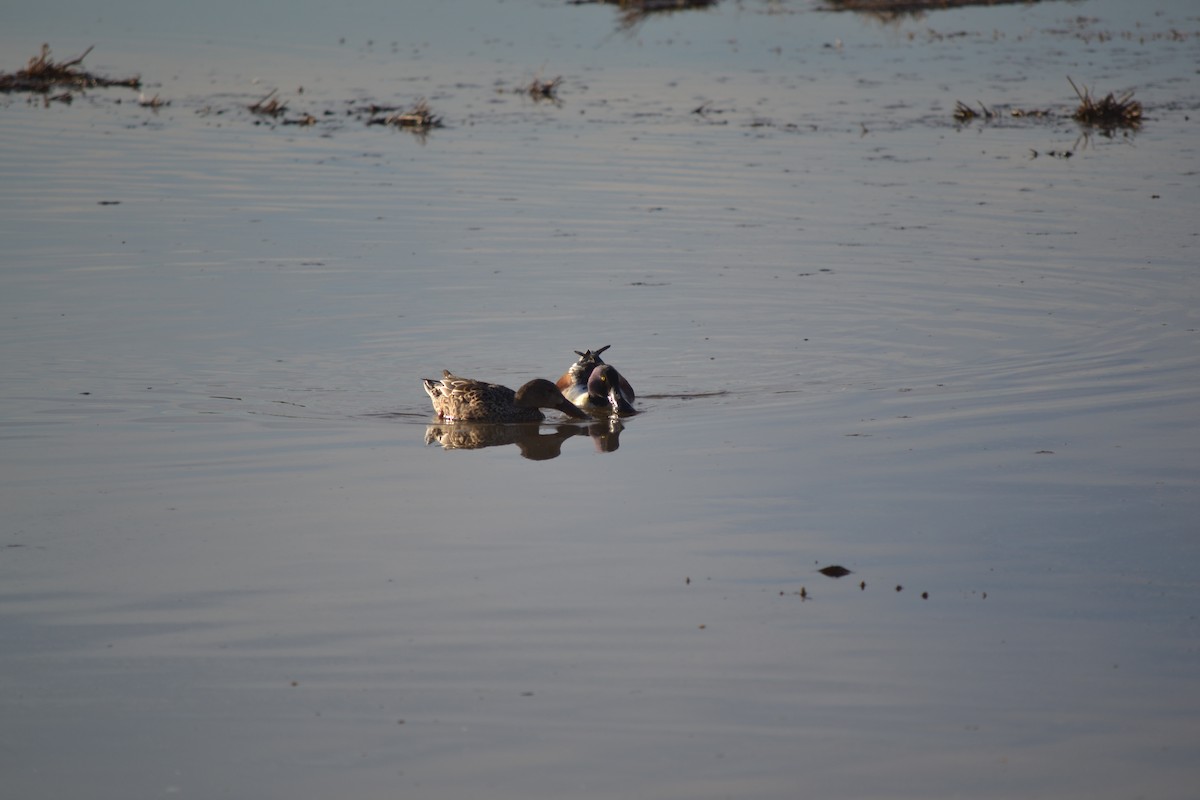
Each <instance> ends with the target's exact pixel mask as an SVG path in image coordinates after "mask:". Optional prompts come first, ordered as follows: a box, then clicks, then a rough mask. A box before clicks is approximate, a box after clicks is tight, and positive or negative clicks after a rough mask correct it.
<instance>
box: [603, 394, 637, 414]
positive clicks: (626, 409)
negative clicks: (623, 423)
mask: <svg viewBox="0 0 1200 800" xmlns="http://www.w3.org/2000/svg"><path fill="white" fill-rule="evenodd" d="M608 402H609V405H611V406H612V409H613V411H615V412H616V413H617V414H620V415H621V416H623V417H627V416H629V415H630V414H636V413H637V409H636V408H634V407H633V406H632V405H631V404H630V402H629V401H628V400H626V399H625V395H624V394H622V393H621V390H620V389H613V390H612V391H611V392H609V393H608Z"/></svg>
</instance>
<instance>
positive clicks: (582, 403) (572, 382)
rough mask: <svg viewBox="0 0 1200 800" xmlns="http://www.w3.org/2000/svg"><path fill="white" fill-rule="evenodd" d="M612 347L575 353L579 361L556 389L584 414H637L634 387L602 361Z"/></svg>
mask: <svg viewBox="0 0 1200 800" xmlns="http://www.w3.org/2000/svg"><path fill="white" fill-rule="evenodd" d="M610 346H611V345H607V344H606V345H604V347H601V348H600V349H599V350H596V351H595V352H592V351H591V350H586V351H584V352H580V351H578V350H576V351H575V355H577V356H579V360H578V361H576V362H575V363H574V364H572V365H571V368H570V369H568V370H567V371H566V372H564V373H563V375H562V377H561V378H559V379H558V383H557V384H556V386H558V388H559V389H560V390H561V391H562V393H563V394H564V395H565V396H566V398H567V399H568V400H570V401H571V402H572V403H574V404H575V405H577V406H578V407H580V408H582V409H583V410H585V411H591V412H594V413H603V414H609V413H613V414H623V415H629V414H636V413H637V409H635V408H634V407H633V401H634V398H635V395H634V393H633V387H632V386H630V385H629V381H627V380H625V376H623V375H622V374H621V373H619V372H617V370H616V368H615V367H613V366H612V365H610V364H605V363H604V360H603V359H601V358H600V354H601V353H603V352H604V351H605V350H607V349H608V348H609V347H610Z"/></svg>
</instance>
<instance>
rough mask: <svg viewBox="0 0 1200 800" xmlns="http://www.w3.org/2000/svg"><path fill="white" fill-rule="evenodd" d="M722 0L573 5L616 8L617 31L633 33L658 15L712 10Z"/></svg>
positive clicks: (599, 0) (604, 0) (598, 0)
mask: <svg viewBox="0 0 1200 800" xmlns="http://www.w3.org/2000/svg"><path fill="white" fill-rule="evenodd" d="M720 1H721V0H571V5H576V6H583V5H606V6H616V7H617V9H618V10H619V13H618V16H617V29H618V30H622V31H626V32H629V31H632V30H634V29H636V28H637V27H638V26H639V25H641V24H642V23H643V22H645V21H646V20H647V19H649V18H650V17H652V16H654V15H656V14H663V15H665V14H674V13H676V12H679V11H692V10H696V9H705V8H712V7H713V6H715V5H716V4H717V3H719V2H720Z"/></svg>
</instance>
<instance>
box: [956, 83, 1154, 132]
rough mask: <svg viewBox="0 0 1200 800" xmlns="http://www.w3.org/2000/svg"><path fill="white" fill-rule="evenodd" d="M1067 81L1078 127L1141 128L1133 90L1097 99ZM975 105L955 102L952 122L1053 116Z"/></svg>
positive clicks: (1031, 110)
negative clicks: (1076, 104) (1075, 104)
mask: <svg viewBox="0 0 1200 800" xmlns="http://www.w3.org/2000/svg"><path fill="white" fill-rule="evenodd" d="M1067 81H1068V82H1069V83H1070V84H1071V88H1072V89H1074V90H1075V94H1076V95H1077V96H1078V97H1079V107H1078V108H1076V109H1075V111H1074V113H1072V114H1071V119H1073V120H1075V121H1076V122H1078V123H1079V124H1081V125H1085V126H1087V127H1090V128H1097V129H1099V130H1101V131H1103V132H1106V133H1111V132H1112V131H1114V130H1116V129H1118V128H1124V129H1126V130H1137V129H1138V128H1140V127H1141V124H1142V104H1141V103H1139V102H1138V101H1136V100H1134V99H1133V91H1132V90H1130V91H1128V92H1126V93H1125V94H1123V95H1121V96H1120V97H1117V96H1116V95H1114V94H1112V93H1111V92H1110V93H1109V94H1108V95H1107V96H1106V97H1104V98H1103V99H1101V100H1097V99H1096V98H1095V97H1093V96H1092V93H1091V92H1090V91H1089V90H1088V89H1087V87H1084V89H1083V90H1082V91H1080V89H1079V87H1078V86H1076V85H1075V81H1073V80H1071V78H1070V76H1068V77H1067ZM977 105H978V110H976V108H975V107H974V106H969V105H967V104H966V103H964V102H962V101H961V100H959V101H958V102H956V103H955V104H954V120H955V122H958V123H959V124H960V125H968V124H970V123H971V121H972V120H976V119H985V120H992V119H998V118H1002V117H1005V116H1008V117H1013V118H1018V119H1052V118H1054V117H1055V116H1056V115H1055V113H1054V112H1053V111H1051V110H1050V109H1045V108H1008V109H1006V110H1005V111H1004V112H1001V111H999V110H998V109H996V108H995V107H993V108H988V107H987V106H985V105H984V104H983V103H977Z"/></svg>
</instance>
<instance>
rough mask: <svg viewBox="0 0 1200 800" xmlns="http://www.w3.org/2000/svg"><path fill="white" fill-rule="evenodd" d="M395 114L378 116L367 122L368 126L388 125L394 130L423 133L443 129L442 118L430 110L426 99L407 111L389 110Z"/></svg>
mask: <svg viewBox="0 0 1200 800" xmlns="http://www.w3.org/2000/svg"><path fill="white" fill-rule="evenodd" d="M388 110H389V111H392V112H393V113H391V114H387V115H386V116H376V115H372V117H371V118H370V119H369V120H367V124H368V125H387V126H389V127H394V128H407V129H409V130H412V131H417V132H423V131H428V130H430V129H432V128H440V127H442V118H441V117H439V116H438V115H437V114H434V113H433V111H432V110H431V109H430V108H429V103H427V102H426V101H425V98H423V97H422V98H421V99H420V100H418V101H417V102H416V103H414V104H413V105H412V106H411V107H409V108H408V109H405V110H395V109H388Z"/></svg>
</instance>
